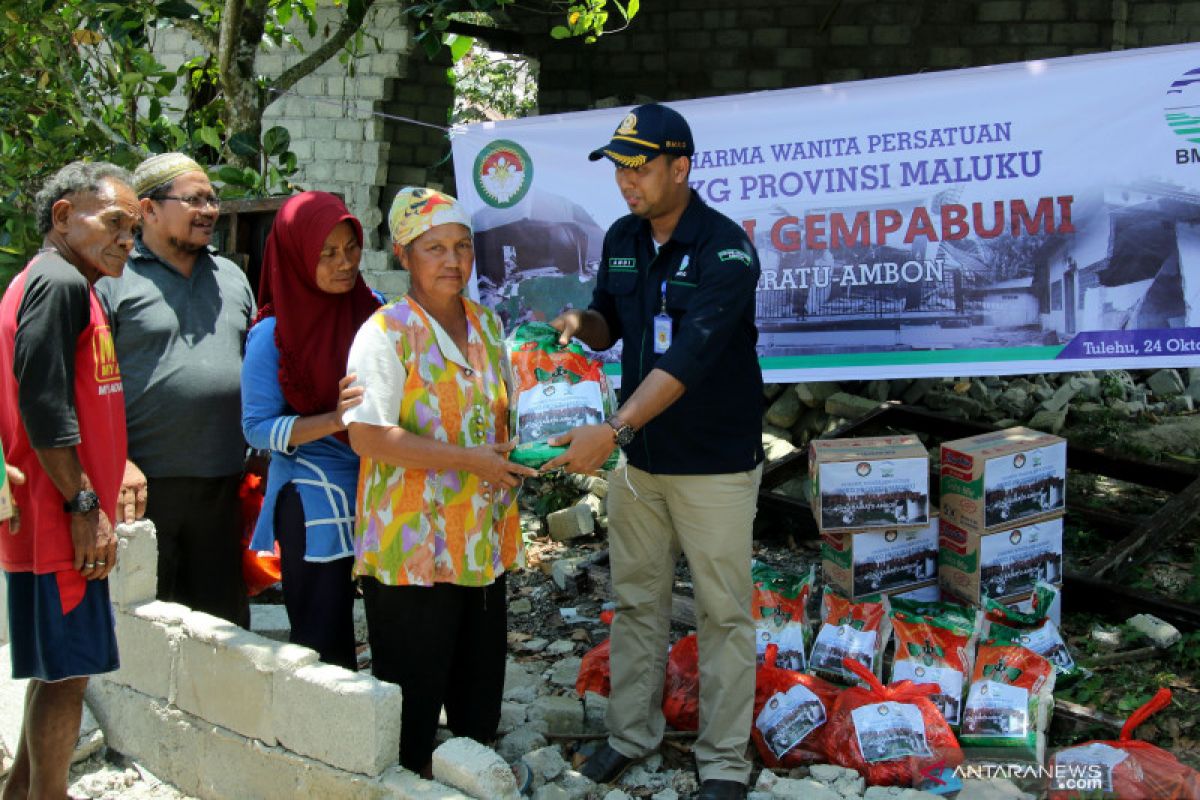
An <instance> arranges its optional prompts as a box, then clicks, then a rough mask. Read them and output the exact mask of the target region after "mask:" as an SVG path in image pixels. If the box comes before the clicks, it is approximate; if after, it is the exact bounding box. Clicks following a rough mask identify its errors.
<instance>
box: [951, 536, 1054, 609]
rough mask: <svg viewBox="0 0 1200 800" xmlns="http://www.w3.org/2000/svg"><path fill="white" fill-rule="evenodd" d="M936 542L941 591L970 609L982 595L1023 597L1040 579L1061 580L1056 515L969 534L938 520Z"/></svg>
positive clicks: (980, 600) (979, 600)
mask: <svg viewBox="0 0 1200 800" xmlns="http://www.w3.org/2000/svg"><path fill="white" fill-rule="evenodd" d="M938 544H939V550H938V581H939V583H940V584H941V587H942V590H943V591H944V592H946V593H948V594H952V595H954V596H955V597H958V598H961V599H962V600H964V601H966V602H968V603H971V604H973V605H979V603H981V602H982V597H983V595H985V594H986V595H987V596H988V597H995V598H1005V597H1014V596H1021V595H1023V596H1028V595H1029V594H1030V592H1032V591H1033V586H1034V584H1035V583H1037V581H1039V580H1043V581H1047V582H1048V583H1053V584H1059V583H1061V582H1062V572H1063V520H1062V517H1061V516H1059V517H1056V518H1054V519H1048V520H1041V521H1039V522H1030V523H1027V524H1024V525H1019V526H1016V527H1013V528H1010V529H1007V530H1002V531H996V532H994V533H975V532H973V531H968V530H966V529H965V528H960V527H959V526H957V525H955V524H954V523H952V522H950V521H949V520H947V519H945V518H944V517H943V518H942V520H941V535H940V536H939V540H938Z"/></svg>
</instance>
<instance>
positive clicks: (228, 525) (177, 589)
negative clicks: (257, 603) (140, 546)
mask: <svg viewBox="0 0 1200 800" xmlns="http://www.w3.org/2000/svg"><path fill="white" fill-rule="evenodd" d="M241 479H242V476H241V475H240V474H239V475H227V476H225V477H221V478H150V477H147V478H146V492H147V503H146V516H147V517H149V518H150V519H151V520H152V521H153V522H154V528H155V530H156V532H157V533H158V599H159V600H167V601H170V602H173V603H182V604H183V605H185V606H188V607H189V608H192V609H194V610H196V611H203V612H205V613H208V614H212V615H213V616H216V617H221V618H222V619H227V620H229V621H230V622H233V623H234V624H237V625H241V626H242V627H243V628H249V627H250V604H249V600H248V598H247V596H246V584H245V582H244V581H243V580H242V509H241V504H240V501H239V499H238V485H239V484H240V483H241Z"/></svg>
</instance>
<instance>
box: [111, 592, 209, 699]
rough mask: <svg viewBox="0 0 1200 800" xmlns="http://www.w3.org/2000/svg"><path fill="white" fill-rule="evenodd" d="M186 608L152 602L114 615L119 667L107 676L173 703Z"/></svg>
mask: <svg viewBox="0 0 1200 800" xmlns="http://www.w3.org/2000/svg"><path fill="white" fill-rule="evenodd" d="M190 613H192V612H191V609H189V608H188V607H187V606H181V605H179V604H178V603H164V602H162V601H159V600H155V601H153V602H150V603H145V604H143V605H140V606H135V607H133V608H129V609H125V610H121V611H118V612H117V615H116V619H117V647H118V648H119V652H120V654H121V668H120V669H119V670H117V671H116V672H114V673H112V674H111V675H109V676H107V677H108V679H109V680H111V681H113V682H114V683H119V684H121V685H122V686H128V687H130V688H131V689H136V690H137V691H139V692H141V693H142V694H145V695H149V696H150V697H154V698H157V699H159V700H162V701H164V702H167V703H172V702H174V701H175V692H174V689H175V686H174V684H173V679H174V677H175V674H176V669H177V664H178V659H179V640H180V639H182V638H183V629H182V625H183V618H184V617H185V616H187V615H188V614H190Z"/></svg>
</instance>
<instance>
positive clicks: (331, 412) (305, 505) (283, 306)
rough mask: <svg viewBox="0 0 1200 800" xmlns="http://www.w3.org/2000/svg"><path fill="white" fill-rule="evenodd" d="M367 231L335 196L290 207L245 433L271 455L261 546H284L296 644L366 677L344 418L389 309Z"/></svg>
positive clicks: (254, 343)
mask: <svg viewBox="0 0 1200 800" xmlns="http://www.w3.org/2000/svg"><path fill="white" fill-rule="evenodd" d="M361 258H362V225H361V224H360V223H359V221H358V220H357V219H355V218H354V216H353V215H351V214H350V212H349V211H347V210H346V206H345V205H344V204H343V203H342V201H341V200H339V199H338V198H337V197H335V196H334V195H332V194H328V193H327V192H304V193H302V194H298V195H296V196H295V197H292V198H290V199H289V200H288V201H287V202H286V203H284V204H283V206H282V207H280V209H279V213H278V214H277V215H276V217H275V223H274V225H273V226H272V227H271V233H270V235H269V236H268V237H267V246H266V251H265V253H264V256H263V270H262V281H261V284H260V286H259V292H258V305H259V308H260V309H261V311H260V312H259V315H258V320H257V321H256V323H255V325H254V327H252V328H251V329H250V333H249V335H248V336H247V337H246V357H245V360H244V361H243V363H242V432H243V433H244V434H245V436H246V441H247V442H249V443H250V446H251V447H255V448H258V449H260V450H269V451H270V452H271V468H270V472H269V473H268V477H267V489H266V496H265V499H264V502H263V507H262V511H261V512H260V514H259V517H258V523H257V525H256V526H255V529H254V537H253V539H252V540H251V542H250V547H251V549H254V550H270V549H271V548H272V546H273V542H274V541H276V540H277V541H278V542H279V550H280V568H281V572H282V575H283V599H284V604H285V606H286V607H287V614H288V621H289V622H290V623H291V634H290V641H292V642H295V643H296V644H302V645H305V646H306V647H311V648H312V649H314V650H316V651H317V652H318V653H319V654H320V656H321V660H322V661H324V662H326V663H329V664H337V665H340V666H343V667H346V668H347V669H351V670H352V669H356V668H357V659H356V658H355V652H354V650H355V640H354V595H355V591H354V578H353V577H352V576H351V567H352V565H353V563H354V558H353V554H354V546H353V529H354V511H355V496H354V492H355V489H356V487H357V484H358V468H359V459H358V456H357V455H356V454H355V453H354V451H353V450H351V449H350V443H349V439H348V438H347V436H346V433H345V429H346V426H345V423H344V422H343V421H342V414H343V413H344V412H345V410H346V408H348V407H349V406H351V405H355V404H357V403H358V402H359V401H358V396H359V395H361V393H362V390H361V389H358V388H354V387H350V386H349V383H350V377H344V376H345V375H346V357H347V354H348V353H349V351H350V343H351V342H352V341H353V340H354V335H355V333H356V332H357V331H358V329H359V327H360V326H361V325H362V323H363V321H364V320H366V319H367V318H368V317H369V316H371V314H372V313H374V311H375V309H377V308H379V305H380V300H379V298H378V297H377V296H376V295H374V294H373V293H372V292H371V290H370V289H368V288H367V285H366V284H365V283H364V282H363V279H362V276H361V275H360V274H359V271H358V264H359V261H360V259H361Z"/></svg>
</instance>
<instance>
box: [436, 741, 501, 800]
mask: <svg viewBox="0 0 1200 800" xmlns="http://www.w3.org/2000/svg"><path fill="white" fill-rule="evenodd" d="M433 777H434V778H436V779H437V780H438V781H439V782H440V783H444V784H446V785H448V786H453V787H454V788H456V789H461V790H462V791H463V792H465V793H466V794H468V795H470V796H472V797H486V798H489V800H518V798H519V797H520V795H519V794H518V793H517V781H516V778H514V777H513V773H512V769H511V768H510V767H509V766H508V763H507V762H505V760H504V759H503V758H501V757H500V756H499V755H498V754H497V753H496V751H495V750H492V749H491V748H490V747H485V746H484V745H482V744H480V743H479V742H477V741H475V740H474V739H468V738H466V737H458V738H455V739H451V740H450V741H448V742H446V743H445V744H443V745H442V746H441V747H439V748H438V749H436V750H434V751H433Z"/></svg>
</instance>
